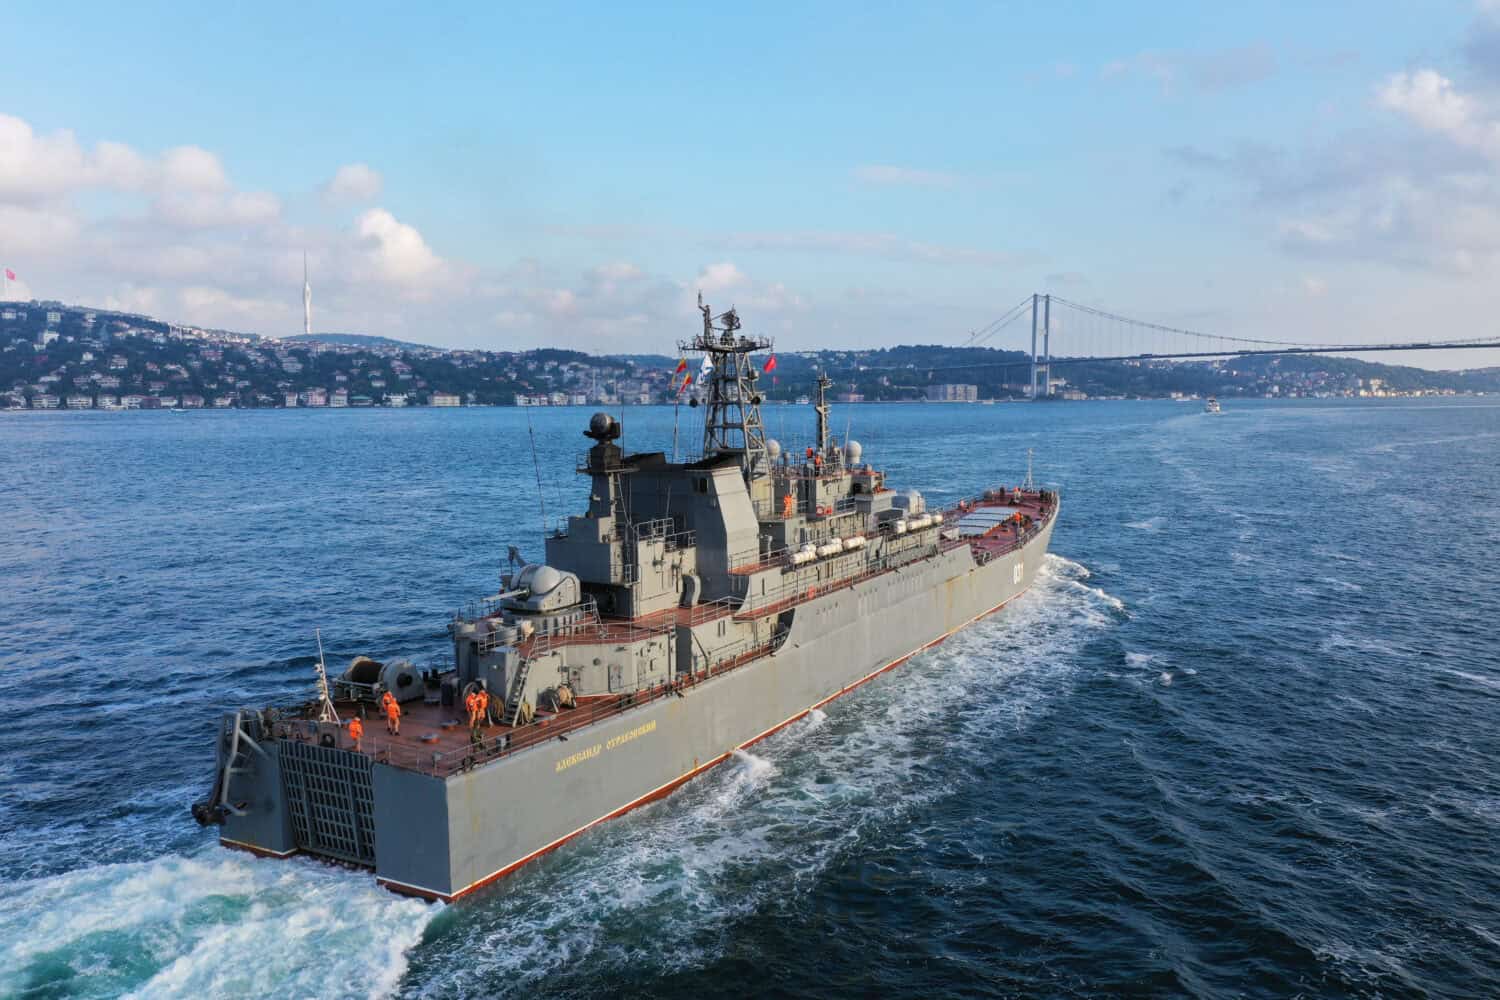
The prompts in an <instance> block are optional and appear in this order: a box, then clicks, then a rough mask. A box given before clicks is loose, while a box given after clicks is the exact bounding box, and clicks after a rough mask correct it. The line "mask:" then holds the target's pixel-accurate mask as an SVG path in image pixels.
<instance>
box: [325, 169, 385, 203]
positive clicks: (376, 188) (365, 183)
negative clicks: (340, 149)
mask: <svg viewBox="0 0 1500 1000" xmlns="http://www.w3.org/2000/svg"><path fill="white" fill-rule="evenodd" d="M384 185H385V181H384V179H383V178H382V177H381V176H380V172H379V171H377V170H374V169H372V168H371V167H370V166H368V165H367V164H364V163H349V164H346V165H344V166H342V167H339V169H338V172H337V173H335V174H334V175H333V179H332V180H330V181H329V182H328V183H327V184H326V185H324V187H323V193H324V195H325V196H326V197H328V198H329V199H330V200H332V201H351V202H360V201H374V200H375V199H376V198H378V197H380V191H381V188H382V187H384Z"/></svg>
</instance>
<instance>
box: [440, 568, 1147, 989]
mask: <svg viewBox="0 0 1500 1000" xmlns="http://www.w3.org/2000/svg"><path fill="white" fill-rule="evenodd" d="M1086 575H1087V570H1086V569H1085V568H1084V567H1082V566H1080V565H1079V564H1077V563H1074V562H1071V561H1070V560H1066V559H1062V558H1060V557H1057V556H1050V555H1049V556H1048V557H1047V560H1046V562H1045V563H1044V564H1043V566H1042V569H1041V571H1040V572H1039V574H1038V578H1037V581H1036V585H1035V587H1034V590H1033V593H1031V594H1028V595H1027V596H1026V597H1024V598H1022V599H1021V600H1018V601H1016V602H1015V603H1014V604H1013V605H1012V606H1011V607H1009V608H1007V609H1006V610H1005V611H1004V612H1003V613H1001V614H998V615H994V616H991V617H989V618H986V619H985V620H983V621H982V622H979V623H976V624H975V625H973V626H971V627H969V628H967V629H964V630H962V631H960V632H958V633H957V634H955V635H954V636H952V637H951V638H950V639H948V640H947V641H946V642H945V643H943V644H942V645H940V646H938V647H936V648H934V649H933V650H930V651H928V652H926V653H923V654H921V655H919V656H916V657H914V658H913V659H912V660H911V661H909V662H908V663H906V664H905V665H903V666H902V667H901V668H900V669H898V670H894V671H891V672H889V673H887V674H883V675H881V676H880V677H878V678H876V679H875V680H874V681H872V682H871V683H869V684H867V685H865V686H863V687H861V688H859V689H858V690H857V691H856V692H854V693H852V694H851V695H849V696H848V697H846V698H841V699H839V700H837V701H834V702H832V703H830V704H829V705H828V707H827V710H826V711H819V712H816V713H810V720H811V722H810V724H808V725H796V726H789V727H787V728H786V729H784V730H782V731H781V732H779V733H777V734H776V735H774V736H772V737H770V738H768V739H767V740H765V741H763V742H761V743H758V744H756V745H755V747H754V748H753V751H754V752H743V751H741V752H737V753H735V754H734V755H733V756H732V758H731V760H730V762H728V763H726V764H725V765H723V766H721V767H719V768H716V769H714V770H713V771H711V772H709V773H708V774H707V775H705V776H703V777H702V778H700V779H698V780H696V781H693V782H690V783H689V784H687V785H685V786H684V787H683V788H682V789H680V790H679V791H677V792H675V793H674V794H673V795H671V796H670V797H668V798H667V799H665V800H663V801H661V802H659V803H656V804H654V805H651V806H648V807H646V808H644V809H641V810H638V811H636V812H634V813H631V814H630V815H628V816H626V817H624V818H622V819H619V820H616V821H614V822H611V823H607V824H603V825H601V826H599V827H596V828H595V829H593V830H591V831H589V832H588V833H587V834H585V835H584V836H583V837H581V838H579V839H578V840H577V841H575V842H574V843H573V844H572V845H569V846H568V847H565V848H564V849H563V850H561V851H558V852H556V853H555V854H552V855H549V856H548V857H547V858H546V859H545V860H543V861H540V862H538V863H536V864H534V865H531V866H528V867H527V868H524V869H522V870H521V871H520V872H517V873H516V874H515V875H513V876H511V877H510V878H509V879H507V880H505V881H504V882H502V883H500V884H499V885H498V886H497V888H496V889H495V890H494V891H493V892H492V893H491V894H488V895H486V896H483V897H482V898H480V899H478V900H475V901H474V903H473V904H472V906H471V908H470V909H468V910H466V911H465V919H464V921H463V922H462V924H458V925H455V926H453V927H450V928H447V929H446V930H445V934H444V935H442V937H441V938H440V939H439V940H435V941H434V942H433V943H432V944H431V945H429V946H428V947H426V948H424V954H423V962H422V964H423V974H424V975H423V979H424V981H423V986H424V989H426V990H427V991H428V992H430V993H433V994H437V995H447V994H449V993H463V992H465V989H466V984H471V983H472V982H474V981H475V977H476V976H477V977H479V979H480V981H485V982H491V981H492V982H497V983H498V982H506V983H511V984H514V985H515V986H517V987H521V988H523V987H524V985H525V984H527V983H534V982H541V981H544V980H546V979H547V978H548V977H550V976H553V975H556V974H560V973H563V972H565V971H566V970H567V969H568V968H570V967H573V966H576V965H577V964H578V963H579V962H588V963H590V968H591V969H593V970H594V971H595V972H596V974H597V975H598V976H600V977H602V978H605V979H607V978H608V976H609V975H610V973H611V970H613V969H620V970H625V969H633V968H637V967H638V966H639V965H640V963H641V962H642V961H643V959H646V960H649V961H650V963H651V965H652V966H653V967H655V968H660V969H665V970H668V971H670V970H673V969H680V968H694V967H700V966H701V965H702V964H704V963H705V962H707V961H711V960H712V959H713V958H714V957H715V956H717V955H720V954H722V953H723V951H724V950H725V948H727V947H729V946H730V930H731V928H732V926H733V923H734V922H735V921H736V920H738V919H739V918H740V917H741V916H742V915H744V914H747V913H752V912H755V911H757V910H758V909H762V908H764V907H765V906H766V905H768V904H769V903H771V902H773V901H778V900H783V899H784V898H785V897H786V896H787V895H794V894H798V893H802V892H806V891H808V890H809V889H810V888H811V887H812V886H813V885H815V884H816V883H817V880H818V879H819V877H820V876H821V874H822V873H823V872H825V871H826V870H827V869H828V868H829V867H830V866H832V865H835V864H837V863H838V862H839V861H840V859H842V858H844V857H846V856H848V855H849V854H850V853H851V852H855V851H858V850H860V849H861V845H862V844H864V843H866V842H867V841H869V840H871V839H878V838H879V837H881V836H883V835H885V834H884V831H886V830H887V829H888V828H889V827H890V826H891V824H892V823H893V822H894V823H899V821H900V819H901V817H903V816H905V815H909V814H911V813H913V812H914V811H918V810H921V809H922V808H924V806H925V805H927V804H928V803H931V802H933V801H935V800H938V799H940V798H943V797H946V796H949V795H952V794H955V793H956V792H961V791H962V789H963V787H964V785H965V780H966V779H964V778H962V777H961V775H962V774H964V773H966V772H967V770H968V768H970V767H971V766H975V765H974V761H975V760H976V759H979V758H983V757H985V756H986V755H990V754H994V753H996V752H997V751H996V749H995V748H996V747H997V746H1003V743H1004V739H1005V736H1006V734H1009V733H1014V732H1017V731H1019V730H1021V729H1023V728H1025V727H1026V726H1028V725H1030V723H1031V720H1032V719H1033V718H1034V717H1035V716H1036V715H1038V714H1043V713H1046V712H1047V711H1049V710H1050V706H1051V705H1052V703H1053V702H1054V701H1055V699H1056V698H1057V697H1058V696H1059V695H1061V694H1063V693H1065V692H1066V691H1067V690H1069V689H1070V687H1071V685H1072V681H1073V676H1074V674H1075V672H1076V670H1077V669H1078V666H1077V664H1078V660H1077V658H1076V656H1075V654H1076V653H1077V651H1078V650H1079V649H1080V648H1082V646H1083V645H1084V644H1085V643H1087V642H1088V641H1089V640H1090V638H1091V637H1092V636H1093V635H1095V634H1097V633H1098V632H1100V631H1102V630H1106V629H1109V628H1112V627H1114V626H1116V625H1118V624H1119V623H1120V621H1121V608H1122V607H1123V606H1122V605H1121V603H1120V602H1119V601H1118V599H1116V598H1114V597H1113V596H1112V595H1110V594H1108V593H1105V592H1104V591H1103V590H1101V589H1099V588H1096V587H1089V586H1086V585H1084V584H1082V583H1079V582H1078V579H1077V578H1078V577H1082V576H1086ZM955 758H960V759H962V761H963V766H962V767H956V766H955ZM937 772H942V773H949V774H954V775H960V777H955V778H954V779H953V780H947V781H940V780H934V778H933V775H934V773H937ZM642 927H650V928H653V929H654V930H653V933H652V934H651V935H650V937H649V940H647V941H643V939H642V937H641V934H640V928H642ZM434 952H444V953H445V954H451V955H452V956H453V958H452V960H451V961H448V960H445V959H444V957H443V955H441V954H434ZM643 952H645V953H646V954H643ZM460 956H461V957H460ZM434 970H436V971H434ZM429 974H430V975H431V978H429Z"/></svg>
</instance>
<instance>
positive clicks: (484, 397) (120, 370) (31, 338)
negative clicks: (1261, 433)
mask: <svg viewBox="0 0 1500 1000" xmlns="http://www.w3.org/2000/svg"><path fill="white" fill-rule="evenodd" d="M0 346H3V350H0V407H31V408H52V407H77V408H93V407H105V408H115V407H121V408H136V407H144V408H150V407H157V406H175V405H182V406H185V407H195V406H218V407H284V406H379V405H389V406H420V405H431V404H434V403H436V404H438V405H457V404H459V403H469V404H482V405H515V404H526V405H553V406H556V405H585V404H593V405H613V404H616V403H619V402H621V401H625V402H630V403H637V404H639V403H651V402H665V401H671V400H672V399H675V398H683V399H686V398H689V397H691V396H692V394H693V393H694V392H695V391H696V390H695V389H689V390H688V391H687V392H685V393H682V394H674V393H673V391H672V390H673V386H674V383H673V371H674V370H675V368H676V363H677V361H676V358H674V357H671V356H668V355H647V354H630V355H608V356H602V357H601V356H595V355H589V354H584V353H582V352H580V351H570V350H564V349H561V348H543V349H538V350H530V351H455V350H443V349H441V348H436V347H431V346H427V345H422V344H417V343H413V342H409V341H401V340H395V339H393V338H389V337H372V336H366V335H363V334H318V335H315V336H313V337H312V338H310V339H309V338H305V337H300V336H299V337H292V338H288V339H284V340H269V339H262V338H260V337H257V336H255V335H253V334H244V333H231V332H226V331H213V330H199V329H190V328H183V327H178V326H174V325H172V324H168V323H164V322H162V321H160V320H156V319H153V318H151V317H148V316H140V315H135V314H130V313H121V312H113V311H107V310H92V309H83V308H80V307H76V306H64V305H62V304H61V303H55V302H33V303H27V304H25V305H21V304H7V305H5V306H4V307H3V308H0ZM764 360H765V359H762V363H764ZM697 367H698V362H697V360H696V359H693V360H692V361H691V362H690V371H692V372H694V373H696V371H697ZM819 372H827V373H828V374H829V375H830V377H832V378H833V380H834V394H835V396H836V397H837V398H841V399H844V400H849V401H857V400H869V401H875V400H892V401H909V400H920V399H924V398H930V397H937V398H954V397H958V398H963V397H965V396H967V397H969V398H976V397H977V398H980V399H1021V398H1025V396H1026V395H1027V393H1028V391H1029V379H1030V359H1029V358H1028V357H1026V356H1025V355H1024V354H1021V353H1020V352H1016V351H998V350H992V349H990V348H983V347H953V346H948V345H943V344H925V345H902V346H898V347H887V348H872V349H865V350H824V351H801V352H789V353H784V354H781V355H779V356H778V358H777V365H776V367H775V369H774V371H773V372H771V373H769V374H768V375H766V376H763V377H762V379H761V381H760V383H759V386H760V391H761V392H762V394H764V395H765V396H766V397H767V398H769V399H776V400H791V399H795V398H797V397H799V396H803V395H809V394H811V393H812V391H813V387H814V383H815V380H816V378H817V375H818V373H819ZM1053 378H1054V390H1055V393H1056V394H1057V395H1059V396H1063V397H1065V398H1084V397H1143V398H1153V397H1166V396H1171V395H1199V396H1207V395H1218V396H1225V397H1233V396H1280V397H1296V396H1353V395H1376V396H1380V395H1405V394H1438V393H1473V392H1500V368H1487V369H1479V370H1474V371H1468V372H1433V371H1427V370H1425V369H1421V368H1412V367H1405V366H1400V365H1385V364H1376V363H1372V362H1367V361H1358V360H1354V359H1351V358H1339V357H1328V356H1322V355H1296V356H1283V357H1256V358H1248V359H1229V360H1224V361H1209V362H1193V363H1180V362H1169V361H1143V362H1090V363H1080V364H1073V365H1068V364H1062V363H1059V364H1057V366H1056V367H1055V369H1054V372H1053ZM945 386H954V387H962V388H955V389H945V388H943V387H945ZM969 387H972V389H970V388H969Z"/></svg>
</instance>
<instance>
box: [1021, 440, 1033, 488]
mask: <svg viewBox="0 0 1500 1000" xmlns="http://www.w3.org/2000/svg"><path fill="white" fill-rule="evenodd" d="M1031 451H1032V450H1031V449H1030V448H1027V449H1026V482H1024V483H1022V484H1021V489H1023V490H1025V491H1026V492H1027V493H1032V492H1035V490H1036V481H1035V480H1033V479H1032V478H1031Z"/></svg>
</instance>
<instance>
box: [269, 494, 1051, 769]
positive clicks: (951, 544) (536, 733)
mask: <svg viewBox="0 0 1500 1000" xmlns="http://www.w3.org/2000/svg"><path fill="white" fill-rule="evenodd" d="M1055 509H1056V508H1055V507H1054V506H1052V505H1051V504H1050V503H1047V502H1045V501H1044V500H1043V498H1042V496H1041V495H1039V494H1036V493H1031V494H1025V495H1022V496H1020V497H1019V498H1017V497H1014V496H1011V495H1007V496H987V497H982V498H976V499H974V500H966V501H963V502H962V503H960V504H958V505H956V506H954V507H952V508H949V509H948V510H947V511H945V512H943V516H944V520H943V526H942V532H943V534H948V532H949V530H950V529H952V528H955V527H956V528H957V529H958V530H959V531H960V532H961V534H960V535H959V537H957V538H947V539H944V540H943V541H942V542H941V543H940V549H941V550H943V551H951V550H952V549H954V548H957V547H959V546H962V545H968V546H970V547H971V548H972V549H973V551H974V555H975V561H976V562H979V563H981V564H983V563H986V562H988V561H989V560H990V559H991V558H994V557H995V556H999V555H1003V554H1005V553H1007V552H1010V551H1012V550H1014V549H1016V548H1018V547H1020V546H1022V545H1024V544H1026V543H1027V542H1029V541H1030V540H1031V539H1032V537H1034V535H1035V534H1036V533H1037V532H1038V531H1039V530H1040V529H1041V528H1042V527H1043V526H1044V525H1045V524H1046V522H1047V520H1048V519H1049V518H1050V517H1051V516H1052V514H1053V512H1054V511H1055ZM1016 514H1020V515H1021V520H1017V519H1015V517H1014V515H1016ZM894 571H896V570H895V569H881V570H878V571H873V572H869V573H862V574H856V575H854V576H851V577H848V578H846V579H840V580H837V581H833V582H831V583H829V584H827V585H825V586H822V587H819V588H816V590H814V591H810V592H808V593H806V594H802V593H799V594H798V596H796V597H792V598H790V599H787V600H784V601H780V602H776V603H773V604H771V605H768V606H761V607H758V608H756V609H754V611H753V612H748V613H747V615H748V616H749V617H754V616H761V615H767V614H773V613H776V612H778V611H781V610H784V609H786V608H790V607H794V606H796V605H798V604H801V603H804V602H805V601H807V600H812V599H814V598H815V597H816V596H820V595H823V594H826V593H828V592H829V591H831V590H836V589H840V588H843V587H848V586H852V585H854V584H856V583H858V582H860V581H862V580H864V579H868V578H869V577H871V576H875V575H879V574H880V573H886V572H894ZM730 614H734V609H733V607H732V606H731V605H729V604H728V603H725V602H716V603H714V604H711V605H699V606H696V607H692V608H668V609H666V610H664V611H660V612H657V613H655V614H652V615H647V616H643V617H641V618H635V619H628V620H619V619H601V620H600V621H598V622H597V623H591V624H589V625H587V626H584V627H581V628H580V629H579V630H578V631H577V632H575V633H572V634H567V635H554V636H546V637H540V636H534V637H532V638H530V639H528V640H527V641H526V643H525V644H524V645H522V646H521V647H520V648H521V650H522V652H523V653H527V652H528V651H529V653H530V654H535V653H539V652H543V651H544V649H543V648H542V646H541V645H540V644H541V643H543V642H545V643H548V644H550V645H549V647H548V648H555V647H557V646H559V645H567V644H570V643H592V642H600V641H609V642H626V641H630V640H633V639H641V638H645V637H647V636H651V635H660V634H663V633H665V632H667V631H669V630H670V629H671V628H672V627H673V626H675V625H678V624H684V625H687V624H701V623H702V622H705V621H712V620H715V619H717V618H720V617H723V616H725V615H730ZM774 646H775V642H774V640H773V641H771V642H768V643H765V644H763V645H760V646H756V647H749V648H743V649H740V650H737V651H734V652H733V653H732V654H731V655H728V656H727V657H726V658H725V659H723V660H721V661H718V662H715V663H714V664H713V665H712V666H711V667H709V668H708V669H705V670H703V671H702V672H701V673H699V674H696V675H692V676H685V677H682V678H679V679H678V680H677V682H676V685H677V686H673V685H668V684H659V685H657V686H655V687H652V688H649V689H645V690H641V691H636V692H631V693H627V694H607V695H591V696H579V697H578V699H577V705H576V707H574V708H571V709H561V710H559V711H557V712H543V711H540V710H538V711H537V713H536V717H535V718H536V721H534V722H533V723H532V724H531V725H529V726H525V727H521V728H511V727H508V726H505V725H490V726H486V727H485V728H484V730H483V736H484V738H483V740H482V741H481V742H480V743H479V744H477V745H476V744H474V743H472V742H471V741H470V738H469V729H468V726H467V724H466V718H465V712H464V709H463V706H462V705H461V704H458V705H443V704H441V702H440V701H433V700H423V701H415V700H413V701H410V702H407V703H406V704H404V705H402V719H401V733H400V734H399V735H395V736H393V735H391V734H389V733H387V732H386V728H385V721H384V719H383V718H381V716H380V713H379V711H378V709H376V708H375V706H373V705H366V706H365V708H364V715H365V719H364V727H365V734H364V738H363V740H362V741H361V751H362V752H363V753H364V754H365V755H367V756H369V757H371V758H372V759H374V760H375V761H377V762H379V763H387V764H391V765H394V766H397V767H402V768H405V769H409V770H415V771H421V772H424V773H427V774H433V775H437V776H446V775H449V774H453V773H455V772H458V771H463V770H467V769H469V768H471V767H473V766H476V765H477V764H480V763H483V762H485V761H488V760H491V759H494V758H496V757H500V756H505V755H508V754H511V753H515V752H517V751H520V750H524V749H527V748H529V747H532V746H536V745H538V744H541V743H544V742H547V741H550V740H554V739H566V738H567V737H568V735H569V734H571V733H573V732H576V731H577V730H581V729H586V728H588V727H590V726H592V725H594V724H595V723H599V722H603V721H605V720H607V719H609V718H612V717H614V716H617V715H619V714H620V713H622V712H625V711H627V710H629V709H631V708H634V707H636V706H638V705H642V704H645V703H648V702H651V701H655V700H657V699H658V698H664V697H672V696H673V695H675V694H677V693H678V691H679V688H685V687H690V686H691V685H694V684H697V683H700V682H701V681H704V680H707V679H709V678H710V677H713V676H717V675H719V674H721V673H723V672H725V671H728V670H733V669H735V668H737V667H740V666H742V665H744V664H746V663H749V662H752V661H754V660H756V659H758V658H760V657H761V656H764V655H766V654H767V653H769V652H771V651H772V649H773V648H774ZM431 697H432V695H431V694H429V695H428V698H431ZM335 709H336V711H337V712H338V715H339V718H340V719H343V720H346V721H347V720H348V719H350V718H352V717H353V716H355V715H357V714H359V711H360V705H359V704H358V703H355V702H352V701H340V702H338V703H337V704H336V705H335ZM330 728H331V727H329V726H326V725H323V726H320V725H319V724H318V723H315V722H312V721H311V720H307V719H300V720H286V721H282V722H280V723H278V726H277V735H278V736H280V737H281V738H286V739H299V740H315V739H318V738H320V736H321V733H323V732H327V731H328V730H329V729H330ZM336 741H337V744H338V746H340V747H343V748H345V749H353V741H352V740H350V739H349V737H348V731H347V729H346V728H345V727H342V726H341V727H339V732H338V733H337V735H336Z"/></svg>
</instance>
